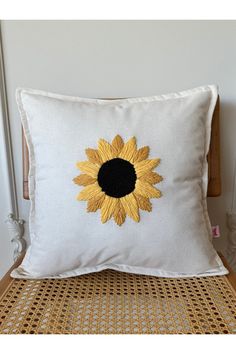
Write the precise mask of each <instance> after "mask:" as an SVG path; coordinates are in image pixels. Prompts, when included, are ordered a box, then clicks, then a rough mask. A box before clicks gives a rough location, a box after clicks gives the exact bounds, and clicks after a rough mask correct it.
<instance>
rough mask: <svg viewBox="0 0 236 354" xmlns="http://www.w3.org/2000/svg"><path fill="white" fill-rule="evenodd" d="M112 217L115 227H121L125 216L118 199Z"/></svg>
mask: <svg viewBox="0 0 236 354" xmlns="http://www.w3.org/2000/svg"><path fill="white" fill-rule="evenodd" d="M113 217H114V220H115V222H116V223H117V225H119V226H121V225H122V224H123V223H124V222H125V218H126V214H125V209H124V207H123V206H122V204H121V202H120V200H119V199H118V202H117V204H116V207H115V210H114V213H113Z"/></svg>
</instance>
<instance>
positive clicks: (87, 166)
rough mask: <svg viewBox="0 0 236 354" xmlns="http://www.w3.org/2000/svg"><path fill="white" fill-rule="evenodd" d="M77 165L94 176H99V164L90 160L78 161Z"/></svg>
mask: <svg viewBox="0 0 236 354" xmlns="http://www.w3.org/2000/svg"><path fill="white" fill-rule="evenodd" d="M76 167H77V168H79V169H80V170H81V171H82V172H85V173H87V174H88V175H89V176H91V177H94V178H96V177H97V174H98V171H99V166H97V165H95V164H94V163H92V162H89V161H82V162H77V164H76Z"/></svg>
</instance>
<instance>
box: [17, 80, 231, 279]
mask: <svg viewBox="0 0 236 354" xmlns="http://www.w3.org/2000/svg"><path fill="white" fill-rule="evenodd" d="M217 95H218V93H217V88H216V87H215V86H204V87H199V88H196V89H193V90H188V91H184V92H180V93H173V94H167V95H161V96H153V97H142V98H128V99H118V100H99V99H86V98H80V97H68V96H62V95H58V94H52V93H47V92H42V91H36V90H32V89H18V90H17V103H18V106H19V110H20V114H21V119H22V124H23V128H24V132H25V136H26V139H27V144H28V148H29V158H30V172H29V181H30V185H29V193H30V199H31V211H30V218H29V226H30V239H31V244H30V246H29V248H28V250H27V253H26V256H25V258H24V260H23V262H22V264H21V265H20V267H18V268H17V269H15V270H14V271H13V272H12V276H13V277H18V278H62V277H71V276H76V275H80V274H85V273H90V272H97V271H101V270H103V269H106V268H110V269H115V270H118V271H124V272H132V273H139V274H148V275H155V276H163V277H192V276H208V275H221V274H226V273H227V270H226V269H225V268H224V266H223V264H222V262H221V260H220V258H219V257H218V255H217V253H216V251H215V249H214V248H213V246H212V242H211V226H210V222H209V217H208V213H207V206H206V195H207V180H208V176H207V173H208V166H207V159H206V157H207V153H208V149H209V142H210V132H211V120H212V115H213V111H214V107H215V104H216V100H217Z"/></svg>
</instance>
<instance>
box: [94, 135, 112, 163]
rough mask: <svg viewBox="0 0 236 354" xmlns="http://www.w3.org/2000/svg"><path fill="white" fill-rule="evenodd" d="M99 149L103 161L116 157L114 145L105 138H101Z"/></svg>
mask: <svg viewBox="0 0 236 354" xmlns="http://www.w3.org/2000/svg"><path fill="white" fill-rule="evenodd" d="M98 151H99V155H100V156H101V159H102V161H103V162H106V161H108V160H111V159H113V157H114V154H113V149H112V146H111V145H110V144H109V143H108V142H107V141H106V140H104V139H100V140H99V142H98Z"/></svg>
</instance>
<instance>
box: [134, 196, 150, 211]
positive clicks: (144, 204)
mask: <svg viewBox="0 0 236 354" xmlns="http://www.w3.org/2000/svg"><path fill="white" fill-rule="evenodd" d="M134 196H135V198H136V200H137V203H138V207H139V208H140V209H142V210H146V211H151V210H152V203H151V202H150V200H149V199H148V198H145V197H143V196H141V195H139V194H136V193H134Z"/></svg>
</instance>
